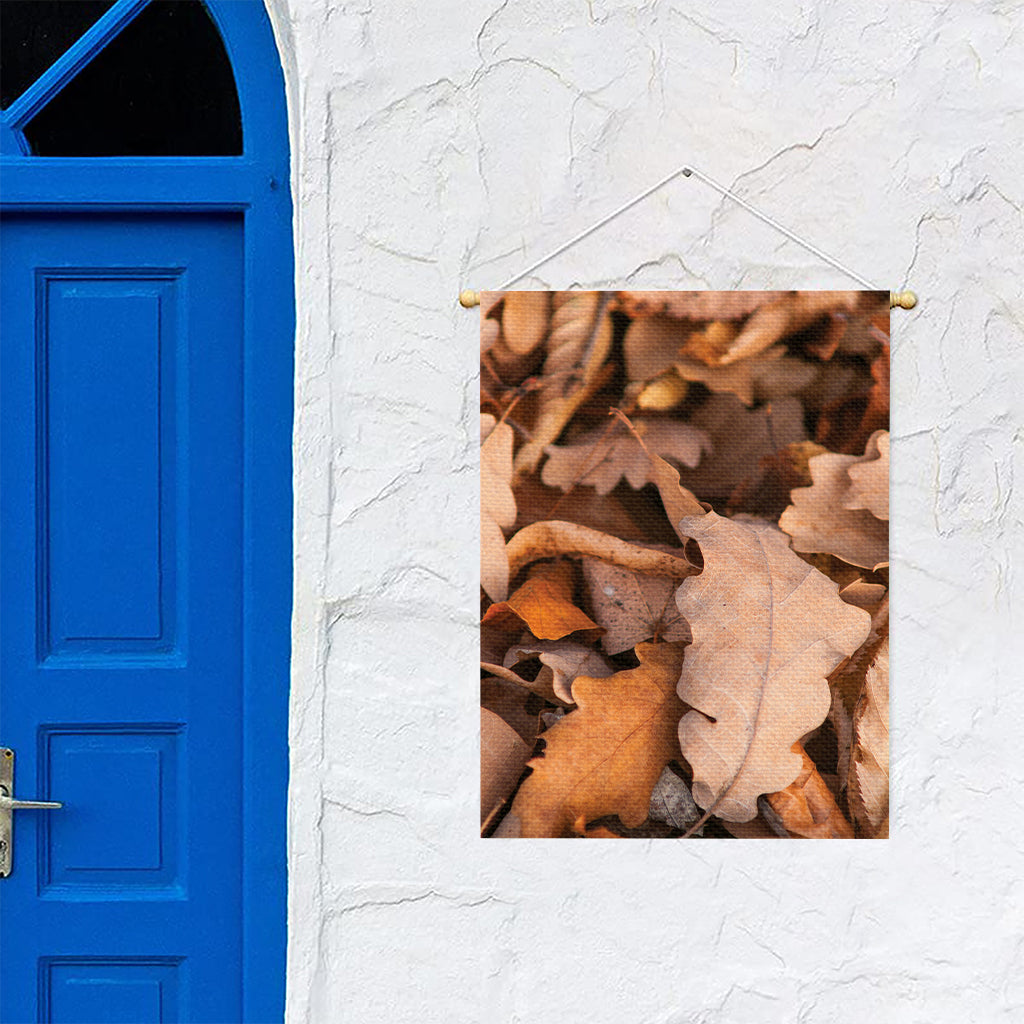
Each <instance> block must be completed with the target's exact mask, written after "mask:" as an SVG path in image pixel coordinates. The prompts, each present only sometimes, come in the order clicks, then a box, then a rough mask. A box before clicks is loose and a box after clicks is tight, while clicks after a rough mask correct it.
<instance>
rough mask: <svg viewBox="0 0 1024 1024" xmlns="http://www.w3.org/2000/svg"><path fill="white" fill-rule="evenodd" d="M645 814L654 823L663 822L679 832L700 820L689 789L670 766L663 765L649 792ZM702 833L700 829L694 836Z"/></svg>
mask: <svg viewBox="0 0 1024 1024" xmlns="http://www.w3.org/2000/svg"><path fill="white" fill-rule="evenodd" d="M647 813H648V815H649V816H650V817H651V818H652V819H653V820H654V821H663V822H664V823H665V824H666V825H669V826H671V827H672V828H675V829H678V830H679V831H680V832H685V831H686V830H687V829H689V828H691V827H692V826H694V825H695V824H696V823H697V820H698V819H699V818H700V811H699V810H698V809H697V805H696V804H695V803H694V802H693V797H692V796H691V795H690V787H689V786H688V785H687V784H686V781H685V780H684V779H682V778H680V776H679V775H677V774H676V773H675V772H674V771H673V770H672V766H671V765H665V767H664V768H663V769H662V772H661V776H660V777H659V779H658V781H657V782H656V783H655V785H654V789H653V790H651V806H650V808H649V809H648V812H647ZM703 831H704V829H703V828H702V827H701V828H698V830H697V831H696V832H695V833H694V834H695V835H701V834H702V833H703Z"/></svg>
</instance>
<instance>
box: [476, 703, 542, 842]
mask: <svg viewBox="0 0 1024 1024" xmlns="http://www.w3.org/2000/svg"><path fill="white" fill-rule="evenodd" d="M529 756H530V747H529V746H528V745H527V744H526V743H524V742H523V740H522V737H521V736H520V735H519V734H518V733H517V732H516V731H515V729H513V728H512V726H510V725H508V724H507V723H506V722H505V721H503V720H502V719H501V718H499V717H498V716H497V715H496V714H495V713H494V712H493V711H488V710H487V708H481V709H480V823H481V824H483V823H484V821H485V820H486V819H487V818H488V816H489V815H490V814H491V812H492V811H493V810H494V808H495V807H497V806H498V805H499V804H500V803H501V802H502V801H503V800H504V799H505V798H506V797H507V796H508V795H509V793H511V792H512V788H513V786H515V784H516V783H517V782H518V781H519V776H520V775H522V773H523V767H524V766H525V764H526V760H527V758H528V757H529Z"/></svg>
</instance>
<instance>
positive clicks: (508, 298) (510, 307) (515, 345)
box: [501, 292, 551, 356]
mask: <svg viewBox="0 0 1024 1024" xmlns="http://www.w3.org/2000/svg"><path fill="white" fill-rule="evenodd" d="M550 319H551V293H550V292H506V293H505V304H504V306H503V307H502V312H501V333H502V336H503V337H504V339H505V344H506V345H508V347H509V348H510V349H511V350H512V351H513V352H515V354H516V355H518V356H523V355H526V354H527V353H529V352H532V351H533V350H534V349H535V348H536V347H537V346H538V345H539V344H540V343H541V342H542V341H543V340H544V336H545V335H546V334H547V332H548V323H549V322H550Z"/></svg>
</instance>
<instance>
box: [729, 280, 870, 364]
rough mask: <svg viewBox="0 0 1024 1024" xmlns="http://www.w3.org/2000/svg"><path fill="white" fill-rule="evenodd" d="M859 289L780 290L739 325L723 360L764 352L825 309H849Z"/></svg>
mask: <svg viewBox="0 0 1024 1024" xmlns="http://www.w3.org/2000/svg"><path fill="white" fill-rule="evenodd" d="M863 295H864V293H863V292H824V291H812V292H780V293H776V298H774V299H773V300H772V301H771V302H766V303H764V304H763V305H761V306H760V307H758V309H757V311H756V312H755V313H754V315H753V316H751V318H750V319H749V320H748V321H747V322H746V323H745V324H744V325H743V329H742V330H741V331H740V332H739V333H738V334H737V336H736V339H735V340H734V341H733V342H732V344H731V345H730V346H729V351H728V352H727V353H726V354H725V355H724V356H723V357H722V362H723V363H724V364H728V363H735V362H738V361H739V360H741V359H749V358H750V357H751V356H756V355H758V354H759V353H761V352H765V351H766V350H768V349H769V348H771V346H772V345H774V344H775V343H776V342H777V341H781V340H782V339H783V338H786V337H788V336H789V335H791V334H796V333H797V332H798V331H802V330H804V329H805V328H807V327H810V326H811V324H813V323H814V322H815V321H817V320H820V319H821V318H822V317H824V316H826V315H827V314H829V313H837V312H843V313H852V312H853V311H854V310H856V309H857V307H858V306H859V305H860V304H861V302H862V300H863Z"/></svg>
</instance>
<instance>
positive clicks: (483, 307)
mask: <svg viewBox="0 0 1024 1024" xmlns="http://www.w3.org/2000/svg"><path fill="white" fill-rule="evenodd" d="M505 295H506V293H505V292H481V293H480V319H481V320H486V319H487V318H488V317H490V315H491V314H492V313H493V312H494V310H495V309H496V308H497V306H498V303H500V302H501V300H502V299H504V298H505Z"/></svg>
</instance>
